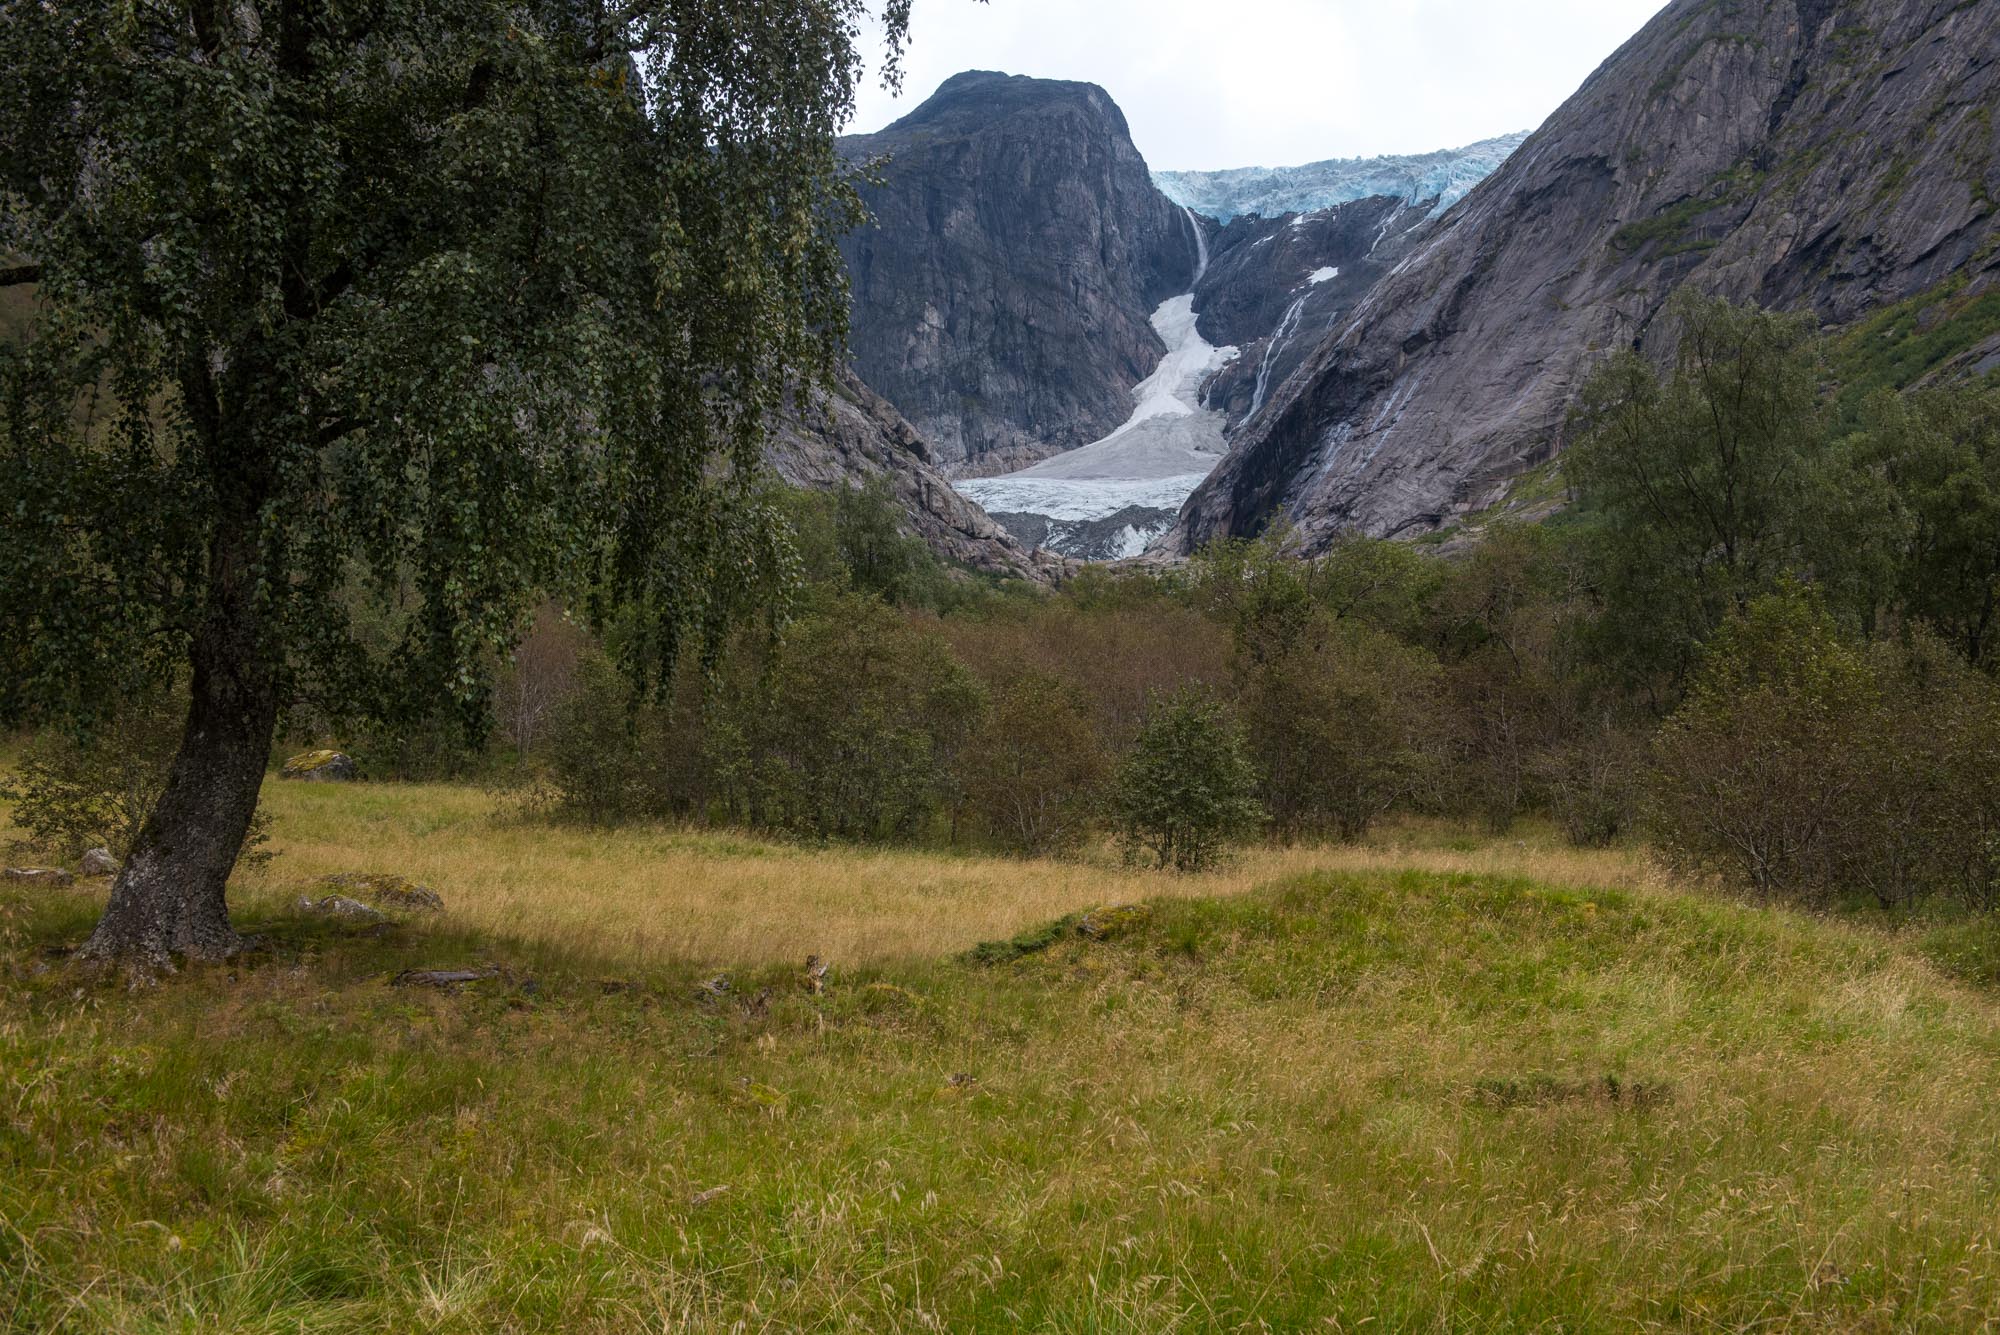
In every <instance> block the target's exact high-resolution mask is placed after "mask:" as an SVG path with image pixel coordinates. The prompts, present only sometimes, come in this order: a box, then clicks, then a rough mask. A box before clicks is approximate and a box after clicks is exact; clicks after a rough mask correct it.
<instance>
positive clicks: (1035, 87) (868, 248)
mask: <svg viewBox="0 0 2000 1335" xmlns="http://www.w3.org/2000/svg"><path fill="white" fill-rule="evenodd" d="M841 152H842V154H843V155H844V156H845V157H846V158H847V159H848V160H849V161H850V162H853V163H855V164H857V165H859V164H863V163H868V162H876V163H878V164H879V165H878V167H877V169H876V180H877V183H876V184H874V185H871V186H868V187H866V188H865V189H864V190H863V195H864V197H865V199H866V201H867V204H868V207H869V209H870V211H871V213H872V214H873V218H874V221H873V222H872V223H869V224H864V225H863V226H862V227H861V228H859V229H857V230H856V231H855V232H854V233H853V234H851V235H850V236H849V237H848V238H847V240H846V241H845V242H844V243H843V250H844V252H845V254H846V257H847V262H848V269H849V273H850V277H851V280H852V283H853V291H854V309H853V318H852V326H851V331H850V336H849V338H850V345H851V348H852V354H853V360H854V366H855V369H856V371H857V372H859V374H860V378H861V379H862V380H863V381H865V382H866V383H867V384H868V385H869V386H871V387H872V388H874V389H875V390H876V391H878V392H879V393H880V394H881V395H882V396H883V397H885V398H886V399H888V400H889V401H890V402H891V403H894V404H895V405H896V406H897V407H898V408H899V409H900V410H901V411H902V413H903V414H904V416H906V417H907V418H908V419H909V420H910V422H911V423H912V424H913V425H914V426H915V427H916V429H917V431H918V432H919V433H920V434H921V435H922V436H923V437H924V438H925V439H927V440H929V441H930V442H932V444H933V445H934V446H935V448H936V450H937V454H938V457H937V459H936V463H937V464H938V465H939V466H940V467H941V468H942V469H943V470H944V471H946V472H948V473H950V474H952V475H954V476H960V475H980V474H991V473H999V472H1007V471H1011V470H1012V469H1015V468H1019V467H1023V466H1025V465H1027V464H1030V463H1033V462H1035V461H1036V460H1037V459H1041V458H1045V457H1047V456H1048V455H1051V454H1055V453H1059V452H1061V451H1063V450H1067V449H1073V448H1075V447H1076V446H1079V445H1083V444H1087V443H1088V442H1090V441H1093V440H1097V439H1099V438H1101V437H1103V436H1105V435H1106V434H1108V433H1109V432H1111V431H1112V430H1113V429H1115V428H1116V427H1117V426H1118V425H1119V424H1120V423H1122V422H1123V421H1124V420H1125V419H1126V417H1127V415H1128V414H1129V413H1130V412H1131V410H1132V400H1131V390H1132V387H1133V386H1134V385H1136V384H1138V383H1139V382H1140V381H1141V380H1143V379H1145V378H1146V376H1147V375H1149V374H1150V373H1151V372H1152V370H1153V368H1154V366H1155V365H1156V364H1157V363H1158V362H1159V360H1160V357H1161V354H1162V352H1163V350H1164V349H1163V346H1162V344H1161V341H1160V339H1159V337H1158V336H1157V335H1156V334H1155V333H1154V331H1153V328H1152V326H1151V324H1150V323H1149V321H1150V319H1151V316H1152V314H1153V311H1154V310H1155V309H1156V308H1157V307H1158V306H1159V304H1160V303H1161V302H1162V301H1164V300H1165V299H1166V298H1168V297H1170V296H1173V295H1176V294H1178V293H1182V292H1185V291H1187V290H1188V287H1189V285H1190V283H1191V281H1192V279H1193V275H1194V272H1195V267H1196V258H1197V257H1196V244H1195V236H1194V232H1193V228H1192V225H1191V222H1190V219H1189V218H1188V216H1187V215H1186V214H1185V213H1183V212H1182V210H1181V209H1179V208H1178V207H1176V206H1175V205H1174V204H1172V203H1171V202H1169V201H1168V200H1167V198H1166V196H1164V195H1162V194H1161V193H1160V192H1159V190H1158V189H1157V188H1156V187H1155V186H1154V185H1153V181H1152V176H1151V174H1150V173H1149V172H1148V171H1147V169H1146V164H1145V161H1144V159H1142V158H1141V157H1140V155H1139V151H1138V149H1137V148H1135V147H1134V146H1133V144H1132V139H1131V135H1130V132H1129V131H1128V129H1127V127H1126V123H1125V117H1124V115H1123V113H1121V112H1120V111H1119V110H1118V107H1117V106H1116V105H1115V104H1114V103H1113V102H1112V100H1111V98H1110V96H1109V95H1108V94H1107V93H1105V91H1104V90H1103V89H1101V88H1098V87H1096V86H1094V85H1092V84H1085V83H1059V82H1052V81H1048V80H1042V79H1028V78H1021V77H1010V76H1008V75H1004V74H993V73H981V72H972V73H966V74H960V75H958V76H956V77H954V78H952V79H950V80H948V81H947V82H946V83H945V84H944V85H943V86H942V87H941V88H939V89H938V91H937V93H936V94H935V95H933V96H932V97H931V98H930V99H929V100H928V101H927V102H925V103H924V104H923V105H922V106H920V107H919V108H917V110H915V111H914V112H912V113H911V114H910V115H908V116H906V117H904V118H903V119H902V120H900V121H897V122H896V123H895V124H894V125H891V126H890V127H889V128H888V129H886V130H883V131H881V132H880V133H878V134H872V135H861V136H854V137H851V138H847V139H843V140H842V141H841Z"/></svg>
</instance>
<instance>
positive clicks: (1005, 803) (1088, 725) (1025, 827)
mask: <svg viewBox="0 0 2000 1335" xmlns="http://www.w3.org/2000/svg"><path fill="white" fill-rule="evenodd" d="M959 772H960V775H961V778H960V782H959V787H960V791H961V792H962V793H963V795H964V799H965V802H966V804H967V807H968V808H969V810H970V811H971V813H972V814H973V815H974V817H975V818H976V819H977V820H978V821H979V822H980V824H981V825H982V826H983V827H984V828H985V829H986V831H987V832H988V833H989V834H991V835H992V836H993V837H994V838H996V839H998V840H999V841H1000V842H1001V843H1003V844H1005V845H1006V846H1007V847H1009V848H1011V849H1013V850H1015V851H1016V852H1021V853H1027V854H1030V855H1040V854H1046V853H1055V852H1061V851H1063V850H1065V849H1069V848H1073V847H1074V846H1075V845H1076V844H1078V843H1079V842H1081V841H1082V839H1083V838H1084V836H1085V835H1086V834H1088V833H1089V831H1090V826H1091V822H1092V820H1093V819H1094V818H1095V816H1096V814H1097V809H1098V806H1099V804H1100V800H1101V798H1102V795H1103V788H1104V785H1105V782H1106V780H1107V779H1108V777H1109V775H1110V772H1111V764H1110V761H1109V759H1108V757H1107V756H1106V755H1105V751H1104V745H1103V743H1102V742H1101V741H1099V739H1098V735H1097V729H1096V727H1095V725H1094V724H1093V723H1092V721H1091V718H1090V714H1089V712H1088V710H1087V709H1086V708H1085V706H1084V702H1083V698H1082V696H1081V694H1080V693H1079V692H1078V691H1077V690H1076V689H1075V688H1073V687H1070V686H1066V685H1065V684H1064V683H1062V682H1061V681H1058V680H1057V679H1055V678H1054V677H1051V676H1048V675H1046V674H1043V673H1026V674H1024V675H1022V676H1020V677H1017V678H1015V679H1014V680H1013V681H1011V682H1009V683H1008V684H1007V685H1006V686H1004V687H1003V688H1001V690H1000V691H999V692H998V693H997V694H996V695H995V696H994V698H993V704H992V707H991V708H990V709H989V710H988V711H987V714H986V717H985V719H984V721H982V722H981V724H980V726H979V728H978V729H977V730H976V731H975V732H974V733H973V735H972V739H971V741H970V742H968V743H967V745H966V747H965V750H964V752H963V753H962V754H961V755H960V757H959Z"/></svg>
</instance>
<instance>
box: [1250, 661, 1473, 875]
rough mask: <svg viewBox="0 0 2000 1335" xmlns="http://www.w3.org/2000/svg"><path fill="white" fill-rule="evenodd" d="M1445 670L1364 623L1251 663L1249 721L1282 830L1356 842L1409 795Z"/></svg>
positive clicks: (1267, 804) (1267, 802) (1424, 759)
mask: <svg viewBox="0 0 2000 1335" xmlns="http://www.w3.org/2000/svg"><path fill="white" fill-rule="evenodd" d="M1436 678H1437V665H1436V662H1435V661H1434V660H1432V659H1431V657H1430V656H1429V655H1428V654H1426V653H1424V652H1423V651H1422V650H1418V649H1413V648H1410V647H1408V646H1405V645H1402V644H1399V643H1397V642H1396V641H1395V640H1394V639H1392V638H1390V637H1389V636H1387V635H1383V634H1380V633H1377V632H1375V631H1371V630H1368V629H1367V628H1365V627H1363V626H1360V625H1358V624H1357V625H1351V626H1329V627H1324V628H1323V632H1322V638H1321V641H1320V643H1318V644H1316V645H1312V646H1310V647H1299V648H1294V649H1292V650H1290V651H1288V652H1285V653H1283V654H1282V655H1280V656H1277V657H1273V658H1269V659H1266V660H1265V661H1263V662H1262V663H1257V664H1254V665H1252V666H1250V667H1249V669H1248V680H1247V681H1246V682H1245V684H1244V691H1243V702H1242V712H1243V720H1244V728H1245V732H1246V733H1247V736H1248V741H1249V746H1250V752H1251V755H1252V756H1253V757H1254V758H1255V760H1256V763H1257V767H1258V770H1259V773H1260V775H1261V783H1260V785H1259V794H1260V796H1261V797H1262V799H1263V803H1264V808H1265V810H1266V811H1268V812H1269V813H1270V818H1271V822H1272V824H1273V825H1274V826H1275V827H1276V828H1277V830H1278V832H1279V833H1280V834H1281V835H1283V836H1285V837H1287V838H1291V837H1295V836H1298V835H1303V834H1316V833H1330V834H1333V835H1335V836H1337V837H1338V838H1340V839H1342V840H1343V841H1347V842H1352V841H1354V840H1356V839H1359V838H1360V837H1361V836H1362V835H1363V834H1365V833H1367V831H1368V827H1369V826H1370V825H1372V824H1374V822H1375V821H1376V820H1377V819H1379V818H1380V817H1381V816H1382V814H1383V813H1384V812H1386V811H1388V810H1389V809H1390V807H1392V806H1393V805H1395V803H1396V802H1398V801H1399V800H1401V799H1402V798H1403V797H1405V796H1407V795H1408V794H1409V793H1410V791H1411V790H1412V789H1413V788H1414V787H1415V786H1416V785H1417V783H1418V782H1419V780H1420V779H1421V777H1422V776H1423V774H1424V772H1425V769H1426V767H1427V765H1428V763H1429V752H1428V749H1427V746H1426V743H1427V740H1428V736H1429V733H1430V731H1431V720H1432V719H1433V718H1434V717H1435V715H1436V705H1437V701H1436Z"/></svg>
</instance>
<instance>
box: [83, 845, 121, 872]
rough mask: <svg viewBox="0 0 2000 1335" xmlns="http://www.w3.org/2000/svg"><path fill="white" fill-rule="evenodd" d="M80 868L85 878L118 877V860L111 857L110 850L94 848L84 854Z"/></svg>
mask: <svg viewBox="0 0 2000 1335" xmlns="http://www.w3.org/2000/svg"><path fill="white" fill-rule="evenodd" d="M78 867H79V870H81V871H82V873H83V874H84V875H85V876H116V875H117V874H118V859H117V858H114V857H112V856H111V850H110V849H108V848H93V849H90V850H88V851H87V852H85V853H84V855H83V861H82V862H81V863H79V864H78Z"/></svg>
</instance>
